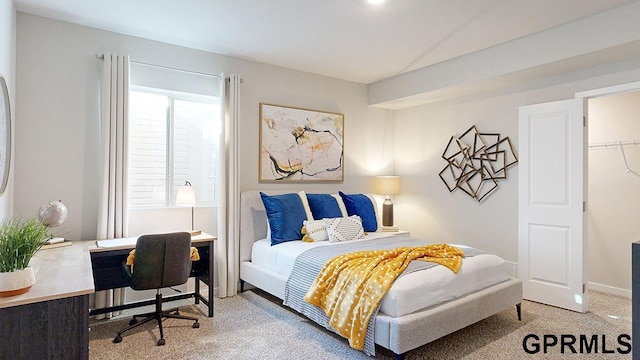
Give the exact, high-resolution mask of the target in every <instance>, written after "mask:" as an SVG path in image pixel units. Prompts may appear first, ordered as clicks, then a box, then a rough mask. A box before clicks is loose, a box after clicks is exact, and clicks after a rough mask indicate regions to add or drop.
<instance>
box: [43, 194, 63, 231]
mask: <svg viewBox="0 0 640 360" xmlns="http://www.w3.org/2000/svg"><path fill="white" fill-rule="evenodd" d="M38 219H39V220H40V221H42V223H43V224H45V225H46V226H48V227H56V226H60V225H62V223H63V222H64V221H65V220H67V207H66V206H65V205H64V204H63V203H62V201H60V200H54V201H47V202H46V203H44V204H43V205H42V206H40V209H39V210H38Z"/></svg>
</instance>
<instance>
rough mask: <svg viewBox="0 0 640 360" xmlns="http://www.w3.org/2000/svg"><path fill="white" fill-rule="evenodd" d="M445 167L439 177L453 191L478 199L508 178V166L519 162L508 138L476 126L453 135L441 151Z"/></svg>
mask: <svg viewBox="0 0 640 360" xmlns="http://www.w3.org/2000/svg"><path fill="white" fill-rule="evenodd" d="M442 158H443V159H445V160H446V161H447V166H446V167H445V168H444V169H442V171H440V174H439V176H440V178H441V179H442V181H443V182H444V184H445V185H446V186H447V189H449V192H453V191H455V190H456V189H460V190H462V191H464V192H465V193H466V194H467V195H469V196H471V197H472V198H474V199H475V200H476V201H477V202H481V201H482V200H483V199H485V198H486V197H487V195H489V194H491V193H492V192H493V191H494V190H496V189H497V188H498V180H501V179H506V178H507V168H509V167H511V166H513V165H515V164H516V163H518V157H517V155H516V152H515V151H514V149H513V144H512V143H511V140H509V137H504V138H500V134H489V133H481V132H480V131H478V129H477V128H476V126H475V125H473V126H472V127H470V128H469V130H467V131H465V132H464V133H463V134H462V135H461V136H452V137H451V138H450V139H449V143H448V144H447V147H446V148H445V149H444V152H443V153H442Z"/></svg>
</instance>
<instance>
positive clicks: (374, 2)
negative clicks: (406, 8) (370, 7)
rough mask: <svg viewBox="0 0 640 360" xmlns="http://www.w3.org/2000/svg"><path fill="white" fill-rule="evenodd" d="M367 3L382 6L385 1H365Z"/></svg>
mask: <svg viewBox="0 0 640 360" xmlns="http://www.w3.org/2000/svg"><path fill="white" fill-rule="evenodd" d="M367 1H368V2H369V4H376V5H377V4H382V3H383V2H385V1H386V0H367Z"/></svg>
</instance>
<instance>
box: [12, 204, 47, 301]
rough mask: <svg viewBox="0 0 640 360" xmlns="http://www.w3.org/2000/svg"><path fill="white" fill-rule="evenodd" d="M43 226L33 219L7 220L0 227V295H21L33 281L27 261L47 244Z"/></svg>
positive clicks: (45, 230)
mask: <svg viewBox="0 0 640 360" xmlns="http://www.w3.org/2000/svg"><path fill="white" fill-rule="evenodd" d="M47 236H48V235H47V226H46V225H44V224H43V223H42V222H41V221H39V220H38V219H37V218H36V217H35V216H33V217H15V218H8V219H5V220H4V221H3V222H2V225H0V296H13V295H19V294H24V293H26V292H27V291H29V289H30V288H31V286H33V285H34V284H35V282H36V278H35V275H34V273H33V269H32V268H31V267H30V266H29V262H30V261H31V258H32V257H33V256H34V255H35V254H36V252H37V251H38V250H40V248H41V247H42V246H43V245H44V244H45V242H46V241H47V239H48V237H47Z"/></svg>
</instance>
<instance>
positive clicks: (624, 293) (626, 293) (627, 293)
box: [588, 282, 631, 299]
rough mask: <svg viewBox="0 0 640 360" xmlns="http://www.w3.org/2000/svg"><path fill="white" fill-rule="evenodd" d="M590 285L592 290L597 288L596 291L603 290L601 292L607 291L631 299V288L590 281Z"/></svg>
mask: <svg viewBox="0 0 640 360" xmlns="http://www.w3.org/2000/svg"><path fill="white" fill-rule="evenodd" d="M588 285H589V289H590V290H596V291H601V292H605V293H609V294H613V295H619V296H624V297H626V298H628V299H631V290H627V289H621V288H617V287H613V286H609V285H602V284H597V283H594V282H589V283H588Z"/></svg>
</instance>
